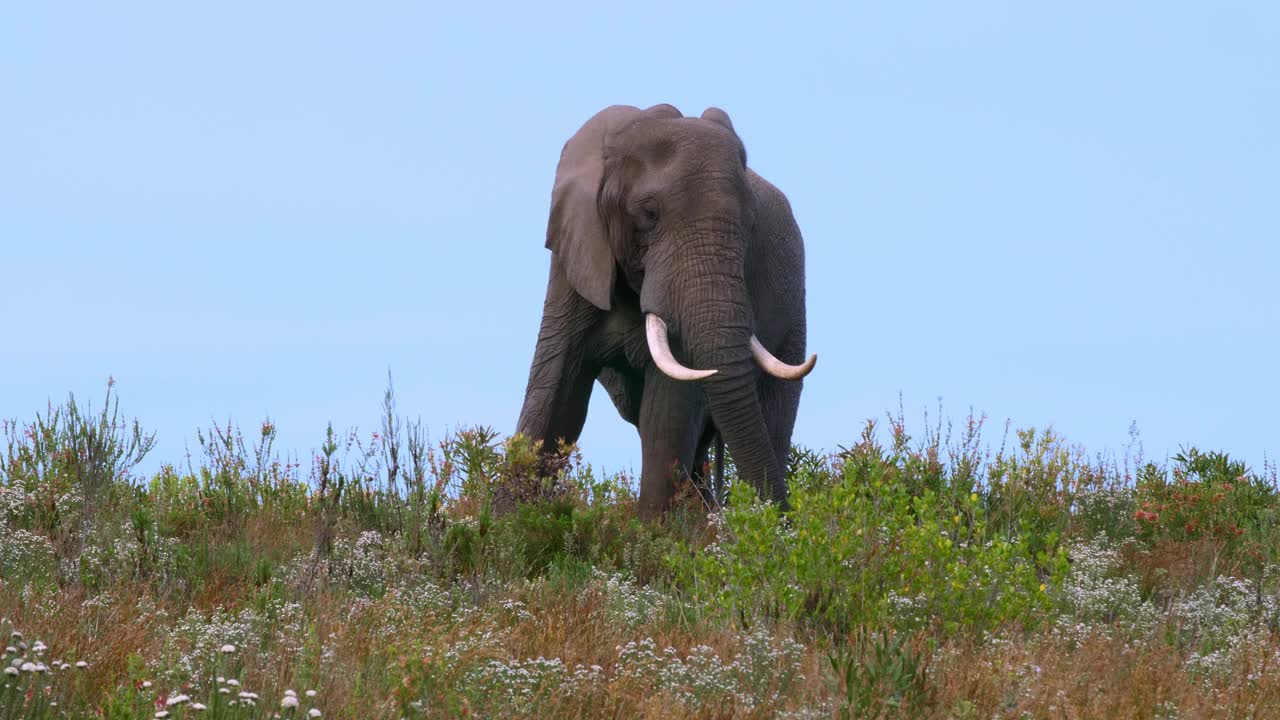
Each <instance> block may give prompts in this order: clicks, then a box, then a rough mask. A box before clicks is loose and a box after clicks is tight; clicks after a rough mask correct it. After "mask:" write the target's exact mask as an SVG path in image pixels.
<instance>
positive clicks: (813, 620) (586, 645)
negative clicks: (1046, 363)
mask: <svg viewBox="0 0 1280 720" xmlns="http://www.w3.org/2000/svg"><path fill="white" fill-rule="evenodd" d="M385 411H386V412H385V417H384V421H383V423H382V427H380V428H379V429H378V430H377V431H376V432H366V433H356V432H351V433H347V434H339V433H335V432H334V431H333V429H332V428H329V430H328V431H327V432H326V434H325V438H324V443H323V445H322V448H321V452H320V453H318V454H317V456H316V457H314V458H311V459H309V460H308V461H307V462H306V464H305V465H302V466H299V464H297V463H291V462H288V461H286V460H282V459H281V458H280V457H279V456H278V455H277V454H276V453H275V452H274V450H273V441H274V438H275V428H274V427H273V426H272V425H271V423H269V422H267V423H264V424H263V425H262V426H261V427H260V428H255V429H254V431H253V432H252V433H250V434H249V435H248V436H247V437H246V436H245V435H244V434H243V433H242V432H241V431H240V430H238V429H237V428H235V427H230V426H228V427H215V428H212V429H210V430H207V431H202V432H201V433H200V436H199V437H200V446H201V450H202V454H201V455H202V456H201V458H200V459H199V461H198V464H196V462H195V461H189V462H188V463H186V466H185V467H175V466H165V467H163V468H162V469H161V470H159V471H158V472H156V473H155V474H153V475H151V476H150V477H145V478H144V477H137V476H135V475H134V474H133V469H134V468H135V467H136V466H137V463H138V461H139V460H141V459H142V457H143V456H144V455H145V454H146V453H147V452H148V451H149V450H150V449H151V444H152V443H151V438H150V437H149V436H148V435H147V434H146V432H145V431H144V430H143V429H142V428H141V427H140V426H139V425H138V424H137V423H136V422H134V423H128V424H126V423H124V422H122V421H121V420H120V416H119V413H118V412H117V410H116V404H115V401H114V398H113V397H112V395H111V391H110V389H109V390H108V397H107V403H106V405H105V406H104V408H103V409H102V410H101V411H99V412H89V411H85V410H83V409H82V408H81V407H80V406H78V405H77V404H76V403H75V401H74V399H73V400H71V401H69V402H68V403H66V404H65V405H62V406H59V407H51V408H50V410H49V412H48V413H46V414H44V415H42V416H40V417H37V418H36V419H35V420H33V421H31V422H26V423H19V422H8V423H6V424H5V425H4V428H3V430H4V432H3V435H4V450H5V455H4V457H3V458H2V459H0V633H3V635H4V636H5V637H6V638H7V640H5V642H4V643H3V645H7V647H6V648H5V650H4V665H5V668H6V669H5V670H4V674H3V675H0V719H3V720H7V719H8V718H19V717H21V718H46V717H85V716H100V717H107V718H151V717H172V718H178V717H188V718H190V717H203V716H211V717H222V718H258V717H263V718H266V717H275V716H276V714H277V713H278V714H279V716H281V717H304V716H310V717H326V718H340V717H351V718H384V717H385V718H401V717H405V718H413V717H458V716H477V717H521V716H524V717H790V718H826V717H842V718H846V717H847V718H864V717H865V718H872V717H930V718H978V717H981V718H1019V717H1037V718H1038V717H1072V718H1076V717H1133V718H1182V717H1188V718H1189V717H1230V718H1235V717H1274V716H1278V715H1280V673H1278V672H1277V663H1278V662H1280V655H1278V652H1280V639H1278V637H1277V632H1278V631H1280V595H1278V594H1280V560H1278V558H1277V555H1278V554H1280V529H1278V528H1277V520H1278V519H1280V514H1278V511H1280V499H1278V498H1277V493H1276V473H1275V470H1274V468H1263V469H1262V470H1261V471H1254V470H1251V469H1250V468H1247V467H1245V466H1244V465H1243V464H1242V463H1240V462H1238V461H1236V460H1233V459H1232V458H1231V457H1230V456H1229V455H1226V454H1223V453H1217V452H1200V451H1198V450H1196V449H1192V448H1188V449H1186V450H1184V451H1182V452H1180V453H1179V454H1178V455H1176V456H1175V457H1174V458H1172V459H1171V460H1170V461H1169V462H1168V464H1167V465H1164V464H1158V463H1152V462H1147V461H1146V460H1144V459H1143V458H1142V457H1140V456H1134V457H1125V458H1121V459H1110V460H1109V459H1106V458H1091V457H1089V456H1087V455H1086V454H1085V453H1084V451H1083V450H1081V449H1079V448H1076V447H1074V446H1072V445H1070V444H1068V443H1066V442H1065V441H1064V440H1062V439H1061V438H1059V437H1057V436H1056V435H1055V434H1053V433H1052V432H1043V431H1037V430H1032V429H1027V430H1022V431H1017V432H1015V433H1012V434H1009V433H1006V437H1005V438H1004V439H1003V440H1002V441H999V442H997V443H995V447H994V448H992V447H991V446H990V445H989V444H988V442H987V440H985V439H984V438H983V435H982V430H983V428H982V422H981V420H980V419H976V418H971V419H970V420H968V421H967V423H965V424H964V425H963V426H962V427H961V428H958V429H957V430H956V431H955V432H952V431H951V428H948V427H944V426H936V427H933V428H931V429H928V430H926V431H925V432H924V433H923V437H920V438H913V437H911V436H910V435H909V434H908V431H907V427H906V425H907V424H906V422H905V421H904V420H903V418H902V417H901V414H899V415H898V416H896V417H890V418H888V419H887V428H886V429H887V430H888V432H887V433H885V435H886V436H887V441H886V442H881V441H880V440H878V437H879V433H877V432H876V431H875V429H874V426H875V423H870V422H869V423H868V424H867V426H866V429H865V431H864V432H863V434H862V435H861V437H858V438H851V442H850V443H849V445H848V446H846V447H840V448H836V449H835V450H833V451H831V452H829V453H819V452H814V451H811V450H807V449H805V448H796V452H794V453H793V460H792V463H791V467H790V468H789V477H790V483H791V488H792V500H793V505H794V509H793V511H792V512H791V513H790V514H789V515H788V516H787V517H785V518H784V517H781V516H780V515H779V513H778V512H777V510H776V508H774V507H773V506H770V505H764V504H761V503H759V502H758V501H756V500H755V497H754V493H753V492H752V491H751V490H750V489H748V488H745V487H742V486H740V485H738V484H735V483H734V482H733V472H732V466H731V464H730V468H729V474H728V477H729V487H730V490H729V503H728V505H727V509H726V510H724V511H723V512H708V510H707V508H706V507H705V506H704V505H703V503H702V500H701V499H700V496H699V495H698V493H697V492H696V491H694V490H693V489H692V488H690V487H688V486H687V485H685V486H683V487H682V492H680V493H679V497H678V500H677V504H676V506H675V508H674V509H673V510H672V511H671V512H670V514H669V515H668V516H667V517H666V518H665V520H664V521H663V522H662V523H660V524H647V523H644V522H641V521H640V520H638V519H637V517H636V513H635V497H634V494H633V491H632V489H631V484H630V481H629V479H628V478H626V477H623V476H608V477H602V476H599V475H598V474H597V473H596V472H594V471H593V469H592V467H591V466H590V465H587V464H585V463H584V462H583V460H582V458H581V456H580V454H579V453H578V451H577V450H576V449H573V448H564V449H562V450H563V452H562V453H561V454H560V456H559V457H558V458H556V459H553V460H546V459H540V457H539V453H538V452H537V449H536V448H534V447H532V446H530V445H529V443H527V442H525V441H523V440H522V439H521V438H518V437H517V438H502V437H500V436H498V435H497V434H495V433H494V432H492V431H490V430H488V429H484V428H476V429H471V430H466V431H462V432H458V433H455V434H453V435H451V436H450V437H448V438H446V439H444V440H443V441H441V442H438V443H429V442H428V441H427V438H426V436H425V433H424V431H423V429H422V427H421V426H420V425H419V424H417V423H413V422H409V421H406V420H404V419H402V418H401V417H400V416H399V415H398V413H397V411H396V409H395V406H394V398H393V397H392V394H391V392H390V390H388V393H387V396H386V398H385ZM548 477H550V478H554V480H543V479H540V478H548Z"/></svg>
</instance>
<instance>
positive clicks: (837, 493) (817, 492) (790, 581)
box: [669, 433, 1066, 633]
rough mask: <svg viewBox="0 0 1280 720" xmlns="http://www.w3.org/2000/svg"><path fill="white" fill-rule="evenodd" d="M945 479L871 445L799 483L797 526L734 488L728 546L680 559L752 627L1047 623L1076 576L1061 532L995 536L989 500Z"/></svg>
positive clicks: (923, 462) (694, 579)
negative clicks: (763, 622)
mask: <svg viewBox="0 0 1280 720" xmlns="http://www.w3.org/2000/svg"><path fill="white" fill-rule="evenodd" d="M922 471H923V472H922ZM938 472H940V471H939V470H938V469H937V467H936V466H933V465H932V464H931V463H929V462H928V461H927V458H924V459H922V458H921V457H920V456H919V455H913V456H908V455H903V454H900V453H899V452H898V451H895V452H894V453H890V454H885V453H884V452H883V451H882V449H881V448H880V447H879V446H878V445H876V444H875V443H874V442H873V441H872V440H871V436H870V434H869V433H868V434H865V435H864V442H863V443H862V444H860V446H858V447H857V448H855V449H854V450H852V451H846V452H845V454H844V457H843V462H842V463H841V464H840V465H839V466H838V467H837V468H835V469H827V468H825V467H822V468H817V469H816V470H814V471H813V472H812V474H811V475H810V476H807V477H799V478H796V482H794V483H793V485H792V487H793V491H792V495H791V501H792V508H793V509H792V511H791V512H790V514H789V515H788V516H787V517H785V518H784V517H783V516H782V515H781V514H780V513H779V511H778V509H777V507H776V506H774V505H771V504H763V503H761V502H759V501H758V500H756V499H755V497H754V495H753V494H752V493H751V492H750V490H749V489H748V488H745V487H741V486H734V487H732V488H731V490H730V504H729V507H728V509H726V510H725V511H724V513H723V515H722V516H721V517H719V519H718V520H717V522H718V532H717V538H716V541H715V542H713V543H711V544H710V545H708V546H706V547H705V548H697V547H693V546H689V545H687V544H682V545H681V549H680V551H679V552H676V553H673V554H672V555H671V556H670V560H669V561H670V563H671V566H672V569H673V570H674V571H675V573H676V575H677V578H678V580H679V584H680V585H681V586H682V587H685V588H687V589H688V592H689V593H690V594H691V595H692V596H693V598H694V599H695V600H696V601H699V602H706V603H710V604H712V605H714V606H716V607H719V608H720V610H721V611H723V612H725V613H727V614H728V615H729V616H730V617H736V618H738V619H739V620H740V621H743V622H750V621H751V620H753V619H769V620H782V619H785V620H791V621H797V622H801V623H805V624H810V625H816V626H820V627H827V628H831V629H835V630H839V631H848V630H852V629H854V628H857V627H860V626H877V625H881V624H887V625H889V626H892V627H896V628H899V629H904V630H905V629H914V628H921V627H928V626H938V627H939V628H940V629H942V630H943V631H945V632H947V633H960V632H962V631H964V632H976V633H982V632H985V631H988V630H991V629H993V628H996V627H998V626H1000V625H1001V624H1003V623H1006V622H1010V621H1017V622H1020V623H1022V624H1025V625H1033V624H1035V623H1036V622H1038V621H1039V620H1040V616H1041V613H1042V611H1044V610H1047V609H1048V608H1049V607H1050V601H1049V596H1048V594H1047V593H1046V589H1047V584H1049V583H1056V582H1059V581H1060V580H1061V577H1062V576H1063V574H1064V573H1065V570H1066V558H1065V554H1064V552H1063V550H1062V549H1061V548H1060V547H1058V540H1057V536H1056V534H1053V533H1050V534H1047V535H1046V536H1043V537H1040V538H1037V542H1036V543H1035V544H1034V545H1033V544H1032V543H1031V542H1028V541H1027V539H1025V538H1024V537H1022V536H1020V535H1019V534H1018V533H1017V532H1016V529H1017V528H1015V531H1014V532H1008V531H1006V529H1005V528H1000V527H993V526H992V525H990V524H989V522H988V520H987V513H986V510H985V507H986V506H987V499H986V498H983V497H982V496H980V495H979V493H977V492H969V493H968V494H965V495H960V494H958V493H956V492H955V488H954V487H953V486H951V485H950V484H949V476H948V475H946V474H945V472H944V474H943V475H941V476H938V475H937V473H938ZM1037 547H1038V548H1043V549H1040V550H1038V551H1037V550H1036V549H1034V548H1037Z"/></svg>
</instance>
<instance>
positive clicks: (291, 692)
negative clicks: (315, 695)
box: [284, 690, 298, 697]
mask: <svg viewBox="0 0 1280 720" xmlns="http://www.w3.org/2000/svg"><path fill="white" fill-rule="evenodd" d="M284 694H285V695H286V696H288V697H298V693H296V692H294V691H292V690H285V691H284Z"/></svg>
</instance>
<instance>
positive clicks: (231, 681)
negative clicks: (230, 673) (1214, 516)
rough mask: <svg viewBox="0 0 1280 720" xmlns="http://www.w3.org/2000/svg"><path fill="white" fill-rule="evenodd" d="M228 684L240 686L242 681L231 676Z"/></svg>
mask: <svg viewBox="0 0 1280 720" xmlns="http://www.w3.org/2000/svg"><path fill="white" fill-rule="evenodd" d="M227 684H228V685H230V686H231V687H240V681H239V680H237V679H235V678H231V679H230V680H227Z"/></svg>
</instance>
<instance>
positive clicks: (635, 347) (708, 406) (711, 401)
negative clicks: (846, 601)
mask: <svg viewBox="0 0 1280 720" xmlns="http://www.w3.org/2000/svg"><path fill="white" fill-rule="evenodd" d="M547 247H548V248H550V249H551V251H552V260H551V274H550V278H549V280H548V282H547V295H546V301H545V304H544V306H543V311H542V312H543V314H542V326H541V329H540V330H539V332H538V344H537V348H536V350H535V351H534V356H533V364H532V367H531V368H530V371H529V384H528V388H527V389H526V391H525V400H524V407H523V409H522V410H521V411H520V420H519V423H518V427H517V430H518V431H520V432H522V433H524V434H525V435H527V436H529V437H531V438H533V439H537V440H541V441H543V443H544V447H545V448H553V447H555V445H556V443H557V441H558V440H560V439H563V440H565V441H568V442H576V441H577V439H578V436H579V434H580V433H581V431H582V426H583V423H584V421H585V420H586V415H587V402H588V399H589V397H590V395H591V389H592V386H593V384H594V383H595V381H596V380H599V381H600V383H601V384H602V385H603V386H604V387H605V389H606V390H608V392H609V395H610V397H611V398H612V399H613V402H614V404H615V405H616V406H617V408H618V411H619V412H620V413H621V414H622V417H623V418H625V419H626V420H627V421H628V422H630V423H632V424H634V425H635V426H636V428H637V430H638V431H639V434H640V442H641V445H642V450H643V465H642V470H641V478H640V508H641V511H642V513H643V514H644V515H646V516H648V517H653V516H655V515H658V514H660V513H661V512H662V511H663V510H664V509H665V508H666V507H667V505H668V504H669V502H670V500H671V497H672V495H673V492H674V483H673V481H674V479H675V478H676V477H677V476H678V474H680V473H692V472H695V471H700V470H701V469H703V468H705V466H706V458H707V451H708V447H709V446H710V444H711V442H712V441H713V439H714V437H715V435H716V433H717V432H718V433H719V434H720V436H721V437H722V438H723V440H724V443H725V445H726V446H727V447H728V449H729V452H730V453H732V455H733V458H734V461H735V463H736V464H737V468H738V473H739V476H740V477H741V478H742V479H744V480H745V481H747V482H750V483H752V485H753V486H754V487H756V489H757V490H758V491H759V493H760V495H761V496H762V497H764V498H766V499H772V500H774V501H776V502H778V503H780V504H781V505H782V506H783V507H784V508H785V507H786V506H787V485H786V478H785V476H784V472H785V469H786V466H787V453H788V451H789V449H790V445H791V431H792V428H793V426H794V425H795V419H796V410H797V408H798V406H799V403H800V390H801V381H794V380H791V381H788V380H779V379H776V378H773V377H770V376H768V375H766V374H765V373H763V372H762V371H761V370H760V369H759V368H758V367H757V365H756V364H755V362H754V361H753V358H752V356H751V353H750V350H749V346H748V342H749V339H750V337H751V335H752V333H755V335H756V336H757V337H758V338H759V339H760V341H761V342H762V343H763V344H764V346H765V348H767V349H768V350H769V351H770V352H772V353H773V355H775V356H776V357H777V358H779V359H781V360H782V361H784V362H787V363H792V364H798V363H800V362H802V361H803V360H804V356H805V297H804V295H805V290H804V246H803V243H802V240H801V237H800V230H799V228H798V227H797V226H796V222H795V219H794V218H793V217H792V214H791V207H790V205H789V204H788V202H787V199H786V197H785V196H784V195H783V194H782V193H781V192H780V191H779V190H778V189H777V188H775V187H774V186H772V185H770V184H769V183H768V182H766V181H765V180H764V179H763V178H761V177H760V176H759V175H757V174H756V173H755V172H753V171H752V170H751V169H749V168H748V167H747V165H746V151H745V150H744V148H743V145H742V142H741V141H740V140H739V139H738V136H737V134H736V133H735V132H734V129H733V124H732V123H731V122H730V120H729V117H728V115H726V114H725V113H724V112H723V111H721V110H719V109H717V108H710V109H708V110H707V111H706V112H704V113H703V114H702V117H701V118H685V117H682V116H681V115H680V112H679V111H678V110H676V109H675V108H674V107H671V106H670V105H657V106H654V107H651V108H649V109H647V110H640V109H638V108H634V107H629V106H619V105H615V106H612V107H609V108H606V109H605V110H603V111H601V112H600V113H598V114H597V115H595V116H594V117H592V118H591V119H590V120H589V121H587V123H586V124H585V125H584V126H583V127H582V129H581V130H579V131H578V133H577V134H575V135H574V136H573V137H572V138H571V139H570V140H569V141H568V142H567V143H566V144H565V146H564V150H563V151H562V152H561V155H560V164H559V166H558V168H557V170H556V181H555V186H554V189H553V192H552V199H551V215H550V220H549V222H548V224H547ZM645 313H655V314H657V315H658V316H659V317H661V318H662V319H663V320H665V321H666V323H667V326H668V333H669V338H670V342H671V349H672V352H673V354H674V355H675V357H676V359H677V360H679V361H680V362H681V363H682V364H683V365H685V366H687V367H690V368H695V369H715V370H717V371H718V372H717V374H715V375H713V376H711V377H710V378H707V379H705V380H700V381H696V382H681V381H677V380H673V379H671V378H670V377H668V376H667V375H665V374H663V373H662V372H661V371H659V370H658V369H657V368H656V367H655V366H654V363H653V360H652V358H651V357H650V353H649V349H648V346H647V345H646V341H645V325H644V314H645Z"/></svg>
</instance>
